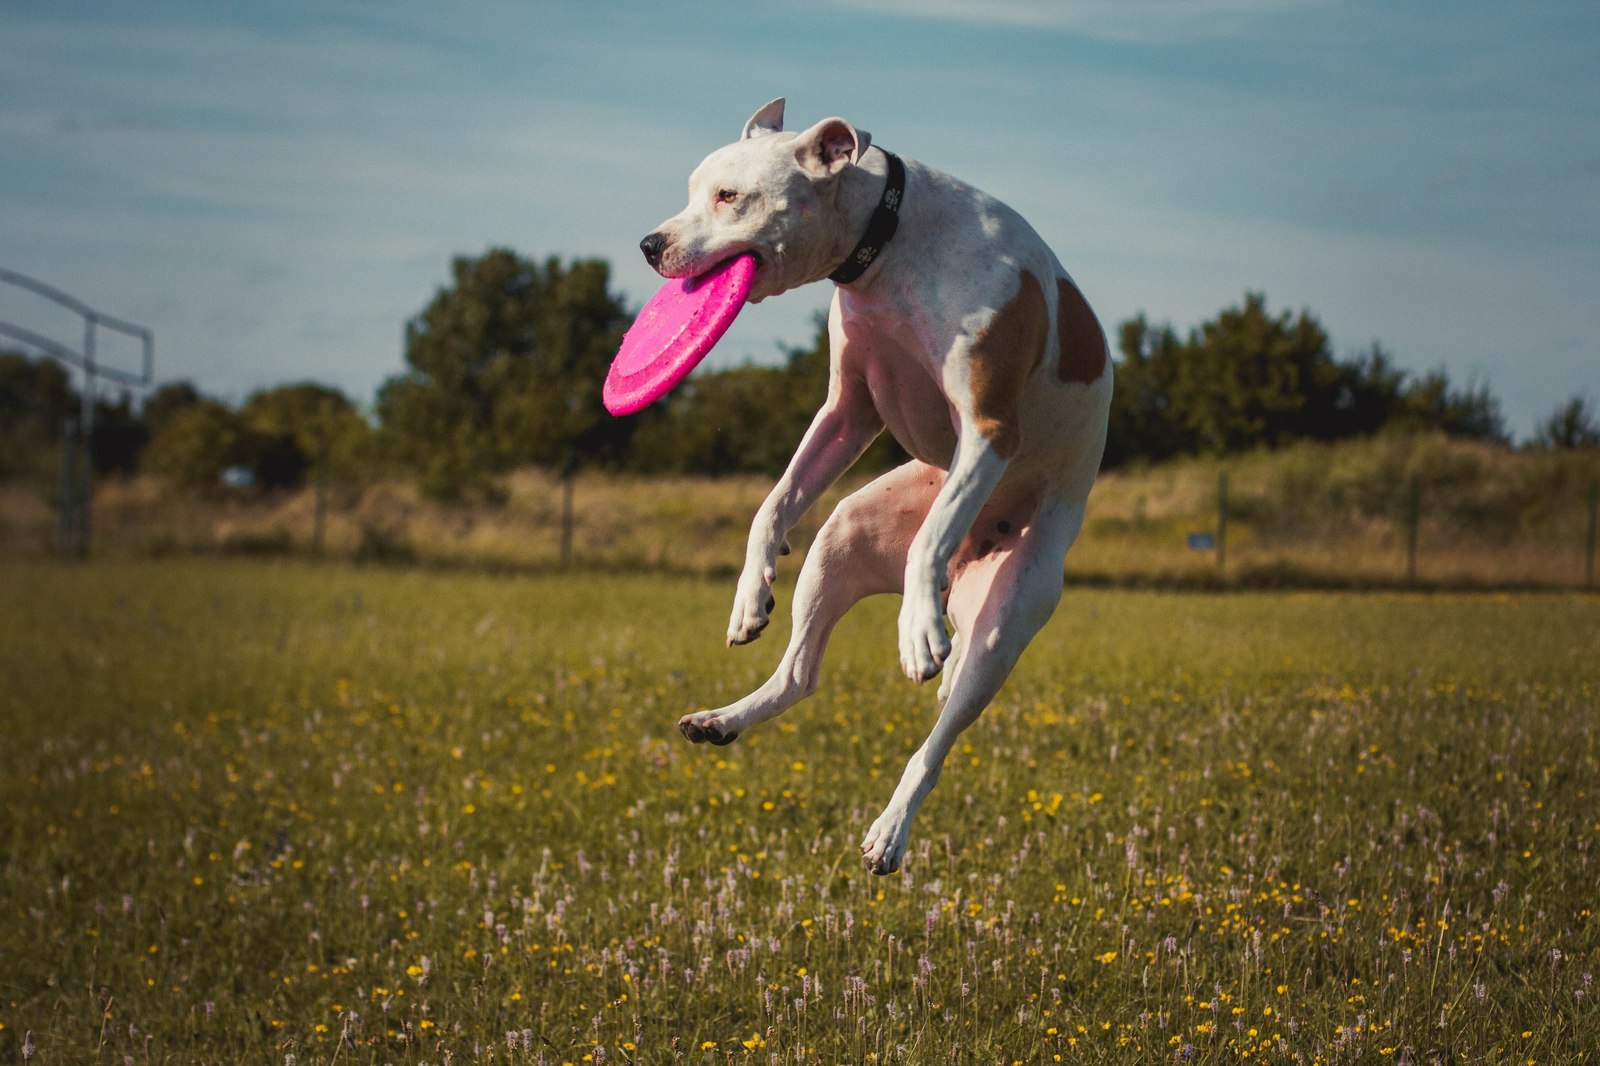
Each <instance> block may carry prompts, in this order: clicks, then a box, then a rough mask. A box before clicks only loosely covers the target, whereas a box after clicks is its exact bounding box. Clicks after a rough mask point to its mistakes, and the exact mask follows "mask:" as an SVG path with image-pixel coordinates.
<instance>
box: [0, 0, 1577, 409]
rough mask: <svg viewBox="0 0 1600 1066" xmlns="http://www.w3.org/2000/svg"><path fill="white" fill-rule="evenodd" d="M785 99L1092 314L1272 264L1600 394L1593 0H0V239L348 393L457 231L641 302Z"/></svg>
mask: <svg viewBox="0 0 1600 1066" xmlns="http://www.w3.org/2000/svg"><path fill="white" fill-rule="evenodd" d="M779 95H784V96H787V97H788V98H789V116H790V122H791V125H797V126H798V125H809V124H810V123H811V122H813V121H815V120H817V119H820V118H823V117H826V116H828V115H834V114H838V115H843V116H845V117H847V118H849V119H851V120H852V121H853V122H855V123H856V124H857V125H859V126H861V127H862V128H864V129H867V130H870V131H871V132H872V134H873V137H874V140H875V142H876V143H879V144H882V145H884V146H886V147H889V148H892V149H894V150H895V151H897V152H900V153H902V154H905V155H910V156H914V157H916V158H918V159H921V160H923V161H925V162H927V163H930V164H932V165H934V166H937V167H940V168H942V169H945V170H948V171H950V172H952V173H954V174H956V175H958V176H960V177H962V178H964V179H966V180H968V181H971V182H973V183H974V184H976V185H978V186H980V187H982V188H984V189H986V190H987V191H989V192H991V193H993V194H995V195H997V196H999V197H1000V198H1001V199H1003V200H1006V201H1007V202H1009V203H1011V204H1012V205H1013V206H1014V207H1016V208H1018V209H1019V210H1021V211H1022V212H1023V214H1024V215H1026V216H1027V217H1028V218H1029V219H1030V221H1032V222H1033V224H1034V226H1035V228H1037V229H1038V230H1039V231H1040V232H1041V233H1042V234H1043V235H1044V236H1045V238H1046V239H1047V240H1048V241H1049V242H1050V243H1051V244H1052V246H1053V247H1054V248H1055V249H1056V251H1057V254H1058V255H1059V256H1060V258H1061V259H1062V261H1063V262H1064V263H1065V264H1066V266H1067V268H1068V270H1070V271H1071V272H1072V274H1073V276H1074V277H1075V278H1076V279H1077V281H1078V282H1079V284H1080V285H1081V286H1082V287H1083V289H1084V290H1085V292H1086V293H1087V295H1088V297H1089V299H1090V301H1091V302H1092V303H1093V304H1094V306H1095V308H1096V310H1097V311H1098V312H1099V314H1100V317H1101V318H1102V320H1103V321H1104V322H1105V323H1106V324H1107V326H1108V327H1113V328H1114V326H1115V324H1116V323H1118V322H1120V321H1122V320H1123V319H1126V318H1128V317H1130V316H1132V315H1133V314H1135V313H1138V312H1140V311H1143V312H1144V313H1145V314H1147V315H1148V316H1149V317H1151V318H1152V319H1154V320H1157V321H1170V322H1172V323H1173V324H1174V325H1175V326H1176V327H1178V328H1179V330H1180V331H1186V330H1187V329H1188V328H1189V327H1191V326H1193V325H1195V324H1196V323H1198V322H1199V321H1201V320H1202V319H1205V318H1208V317H1211V316H1213V315H1214V314H1215V313H1216V312H1217V311H1218V310H1220V309H1221V308H1223V307H1225V306H1229V305H1232V304H1235V303H1237V302H1238V301H1239V300H1240V299H1241V298H1242V296H1243V294H1244V293H1245V291H1246V290H1252V291H1263V292H1265V293H1266V294H1267V298H1268V301H1269V304H1270V305H1271V306H1272V307H1273V308H1275V309H1283V308H1287V309H1292V310H1300V309H1302V308H1308V309H1310V310H1311V311H1312V312H1313V313H1314V314H1316V315H1317V316H1318V318H1319V319H1320V320H1321V321H1322V323H1323V325H1324V326H1325V327H1326V328H1327V329H1328V330H1329V332H1330V333H1331V334H1332V336H1333V339H1334V344H1335V348H1336V349H1337V351H1338V353H1339V354H1340V355H1350V354H1353V353H1354V352H1356V351H1358V350H1360V349H1363V348H1365V347H1367V346H1368V345H1370V344H1371V343H1372V342H1373V341H1374V340H1378V341H1381V342H1382V344H1383V345H1384V346H1385V347H1386V348H1387V349H1389V350H1390V351H1391V352H1392V353H1393V354H1394V356H1395V358H1396V359H1397V360H1398V361H1399V363H1400V364H1401V365H1402V366H1405V367H1407V368H1410V369H1414V370H1426V369H1428V368H1431V367H1436V366H1444V367H1445V368H1446V369H1447V370H1448V371H1449V373H1450V375H1451V378H1452V379H1453V380H1454V381H1456V382H1457V383H1458V384H1467V383H1474V384H1487V385H1488V386H1489V387H1490V389H1491V390H1492V391H1493V392H1494V393H1495V394H1496V395H1498V396H1499V397H1500V398H1501V400H1502V402H1503V403H1504V406H1505V410H1506V414H1507V416H1508V420H1509V422H1510V424H1511V427H1512V429H1513V430H1514V431H1515V432H1516V433H1518V434H1519V435H1524V434H1526V433H1527V432H1529V431H1530V430H1531V428H1532V426H1533V425H1534V424H1535V423H1536V422H1537V421H1538V420H1540V419H1542V418H1543V417H1544V416H1545V415H1547V414H1548V413H1549V412H1550V411H1551V410H1552V409H1553V408H1554V407H1555V406H1556V405H1557V404H1558V403H1560V402H1561V401H1563V400H1565V399H1566V398H1567V397H1569V396H1571V395H1573V394H1574V393H1579V392H1582V393H1586V394H1587V395H1589V396H1590V397H1591V398H1595V399H1600V338H1597V335H1596V332H1595V328H1594V315H1593V310H1592V309H1593V307H1594V306H1595V305H1596V304H1597V303H1600V5H1597V4H1595V3H1593V2H1592V0H1579V2H1560V0H1548V2H1541V3H1537V4H1535V3H1523V4H1516V3H1509V4H1508V3H1504V2H1499V3H1475V2H1460V3H1405V2H1385V3H1351V2H1316V0H1087V2H1081V3H1075V2H1068V0H1058V2H1050V0H996V2H992V3H977V2H973V3H961V2H957V0H807V2H804V3H798V2H796V3H790V2H784V0H778V2H772V3H765V4H752V3H749V2H748V0H701V2H697V3H693V4H680V3H675V2H659V3H647V4H640V3H623V2H616V0H587V2H572V3H568V2H557V0H526V2H513V0H499V2H471V0H469V2H464V3H450V4H439V3H421V2H413V0H383V2H366V0H325V2H317V3H313V2H308V0H302V2H292V0H291V2H281V3H272V2H261V3H239V2H233V0H207V2H185V0H139V2H137V3H134V2H125V3H105V2H99V3H88V2H79V0H50V2H37V0H6V2H5V3H4V4H3V5H0V266H6V267H9V268H11V269H12V270H16V271H20V272H22V273H24V274H28V275H31V276H33V277H36V278H39V279H41V280H43V281H46V282H48V283H50V284H52V285H55V286H57V287H59V288H62V289H65V290H66V291H68V292H70V293H72V294H74V295H76V296H78V297H79V298H81V299H83V300H84V301H85V302H87V303H89V304H90V305H92V306H94V307H97V308H99V309H101V310H103V311H105V312H107V313H110V314H113V315H118V316H120V317H123V318H127V319H131V320H133V321H135V322H138V323H141V324H144V325H147V326H150V327H151V328H153V329H154V331H155V335H156V365H157V373H158V376H159V378H161V379H162V380H172V379H177V378H189V379H192V380H193V381H195V382H196V383H197V384H198V385H199V386H200V387H201V388H202V389H204V390H206V391H208V392H212V393H216V394H219V395H222V396H225V397H228V398H230V399H235V400H237V399H242V398H243V397H244V396H245V395H247V394H248V393H249V392H250V391H251V390H253V389H256V388H260V387H264V386H270V385H274V384H279V383H283V382H287V381H296V380H304V379H312V380H319V381H324V382H327V383H330V384H333V385H336V386H338V387H340V388H343V389H345V390H346V391H347V392H349V393H351V394H352V395H353V396H354V397H355V398H357V399H358V400H361V401H364V402H365V401H370V400H371V398H372V396H373V393H374V391H375V389H376V387H377V386H378V385H379V383H381V382H382V381H383V379H385V378H386V377H388V376H390V375H392V374H395V373H398V372H399V371H400V370H401V369H402V367H403V356H402V339H401V335H402V328H403V325H404V322H405V320H406V319H407V318H408V317H410V316H412V315H414V314H416V313H417V312H418V311H420V310H421V309H422V308H423V306H425V304H426V303H427V301H428V300H429V299H430V297H431V296H432V294H433V292H434V291H435V290H436V288H437V287H438V286H440V285H441V284H443V283H444V282H445V280H446V278H447V274H448V269H449V263H450V259H451V257H452V256H454V255H458V254H478V253H480V252H482V251H483V250H484V249H485V248H488V247H490V246H492V245H506V246H509V247H512V248H514V249H516V250H517V251H518V252H520V253H521V254H523V255H526V256H530V257H534V258H540V259H542V258H544V257H546V256H549V255H559V256H562V257H564V258H565V257H573V256H598V257H601V258H604V259H607V260H609V261H610V262H611V264H612V266H613V271H614V273H613V277H614V279H615V286H616V288H617V289H619V290H620V291H622V292H624V293H625V294H626V295H627V297H628V299H629V301H630V302H631V303H632V304H634V305H638V304H639V303H642V302H643V300H644V299H645V298H647V297H648V296H649V294H650V293H651V292H653V291H654V290H655V288H656V286H657V284H658V283H659V282H658V279H656V278H655V276H654V275H653V274H651V273H650V272H649V270H648V269H647V268H646V267H645V265H644V263H643V261H642V259H641V257H640V256H639V254H638V251H637V243H638V240H639V238H640V237H641V236H642V235H643V234H645V233H646V232H648V231H649V230H650V229H651V228H652V227H654V225H655V224H656V223H657V222H659V221H660V220H661V219H663V218H665V217H667V216H668V215H671V214H673V213H675V212H677V211H678V210H679V208H680V207H681V206H682V200H683V197H684V181H685V179H686V177H687V175H688V172H689V171H690V169H692V167H693V166H694V164H695V163H696V162H697V161H698V160H699V159H700V158H701V157H702V156H703V155H705V154H706V153H707V152H709V151H710V150H711V149H713V148H715V147H717V146H718V145H720V144H722V143H724V142H726V141H728V140H731V139H732V138H733V137H734V136H736V135H737V133H738V132H739V130H740V128H741V127H742V125H743V123H744V120H745V119H746V118H747V117H748V116H749V114H750V113H751V112H752V111H754V110H755V109H756V108H757V107H758V106H760V105H761V104H763V103H765V102H766V101H767V100H768V99H770V98H772V97H774V96H779ZM827 298H828V286H827V285H826V284H821V285H816V286H813V287H811V288H808V289H802V290H799V291H797V292H793V293H789V294H786V295H784V296H782V297H779V298H777V299H774V300H770V301H767V302H766V303H763V304H761V305H759V306H756V307H750V308H747V309H746V310H745V312H744V313H743V314H742V315H741V316H740V318H739V320H738V322H737V323H736V324H735V326H734V329H733V330H732V331H731V332H730V333H729V335H728V336H727V337H726V338H724V340H723V342H722V344H721V345H720V346H719V348H718V350H717V352H716V353H715V354H714V355H713V356H712V359H713V360H714V361H715V362H716V363H720V364H729V363H737V362H741V361H743V360H745V359H747V358H751V359H756V360H766V359H770V358H772V357H773V356H774V355H775V354H776V353H777V352H778V351H779V347H780V345H799V344H802V343H805V342H807V341H808V340H809V339H810V336H811V331H812V324H811V323H812V318H813V316H814V315H815V314H816V312H817V311H819V310H820V309H821V308H823V307H824V306H825V305H826V302H827ZM0 320H3V321H9V322H12V323H14V324H19V325H24V326H28V327H30V328H35V329H40V330H43V331H46V332H48V333H50V334H51V335H53V336H57V337H58V338H60V339H62V340H63V341H65V342H67V343H69V344H71V345H73V346H74V347H76V346H77V344H78V342H79V329H78V327H77V326H76V325H74V324H73V323H72V322H71V321H70V320H69V319H67V318H66V317H65V316H63V315H60V314H58V313H56V312H54V311H53V310H52V309H50V308H48V307H47V306H45V305H43V304H42V303H41V302H40V301H38V300H37V299H35V298H30V297H25V296H23V295H20V294H18V293H17V292H16V291H15V290H10V289H5V288H0ZM106 344H107V348H106V350H105V353H104V354H105V355H106V356H107V358H109V359H112V360H119V359H126V360H127V361H128V364H129V365H132V359H133V356H134V355H135V354H136V353H135V350H134V349H133V347H132V346H131V345H129V346H128V347H127V348H126V349H122V348H120V347H118V346H117V345H116V344H115V343H114V339H112V338H107V340H106Z"/></svg>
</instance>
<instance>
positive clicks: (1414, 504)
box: [1406, 477, 1422, 585]
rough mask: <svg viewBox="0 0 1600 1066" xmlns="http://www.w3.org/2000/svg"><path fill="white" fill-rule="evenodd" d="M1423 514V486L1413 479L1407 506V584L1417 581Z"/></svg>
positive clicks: (1413, 583)
mask: <svg viewBox="0 0 1600 1066" xmlns="http://www.w3.org/2000/svg"><path fill="white" fill-rule="evenodd" d="M1421 515H1422V487H1421V485H1420V484H1419V482H1418V479H1417V478H1416V477H1412V479H1411V500H1410V504H1409V506H1408V507H1407V508H1406V584H1408V585H1415V584H1416V583H1417V523H1418V520H1419V518H1420V517H1421Z"/></svg>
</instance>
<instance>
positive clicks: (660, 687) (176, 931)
mask: <svg viewBox="0 0 1600 1066" xmlns="http://www.w3.org/2000/svg"><path fill="white" fill-rule="evenodd" d="M0 588H3V589H4V590H5V595H4V598H3V601H0V603H3V607H0V728H3V734H0V812H3V820H0V834H3V836H0V841H3V845H4V850H3V851H0V1062H19V1061H22V1060H23V1059H24V1058H26V1057H27V1053H28V1049H29V1048H32V1049H33V1061H34V1062H36V1063H85V1062H106V1063H123V1062H128V1061H131V1062H135V1063H143V1062H147V1061H148V1062H203V1063H221V1062H230V1063H231V1062H252V1063H254V1062H260V1063H274V1064H277V1063H283V1062H286V1061H289V1059H290V1057H291V1056H292V1057H293V1059H294V1061H296V1062H297V1063H299V1064H305V1063H313V1062H315V1063H328V1062H334V1061H338V1062H342V1063H368V1062H371V1063H381V1062H394V1063H419V1062H428V1063H434V1064H439V1063H443V1062H454V1063H458V1064H459V1063H470V1062H495V1063H503V1064H512V1063H528V1064H532V1063H537V1062H540V1061H543V1062H546V1063H549V1064H551V1066H556V1064H560V1063H564V1062H566V1063H574V1064H577V1063H586V1062H588V1063H593V1062H605V1063H618V1062H630V1061H631V1062H638V1063H671V1062H686V1063H696V1064H699V1063H724V1062H738V1063H742V1062H751V1063H799V1062H815V1063H851V1062H866V1061H873V1062H879V1063H891V1062H894V1063H969V1062H970V1063H996V1062H1005V1063H1013V1062H1022V1063H1030V1064H1031V1063H1036V1062H1051V1061H1057V1060H1059V1061H1063V1062H1106V1063H1126V1062H1174V1061H1177V1062H1237V1061H1247V1062H1265V1063H1289V1062H1324V1063H1335V1062H1367V1061H1375V1062H1377V1061H1385V1059H1386V1058H1388V1059H1392V1060H1393V1061H1396V1062H1413V1063H1433V1062H1439V1063H1446V1062H1448V1063H1454V1062H1505V1063H1519V1064H1520V1063H1525V1062H1529V1061H1532V1062H1538V1063H1572V1062H1590V1061H1597V1058H1596V1053H1595V1052H1594V1051H1593V1050H1591V1049H1593V1048H1596V1047H1600V1009H1597V1006H1596V1002H1595V999H1596V996H1600V989H1595V988H1594V987H1593V974H1594V971H1595V970H1596V969H1597V968H1600V954H1597V946H1600V945H1597V940H1600V936H1597V931H1596V922H1595V917H1594V912H1595V911H1596V910H1597V909H1600V900H1597V898H1596V897H1597V895H1600V892H1597V886H1600V868H1597V864H1596V862H1595V856H1594V852H1593V849H1594V843H1595V841H1596V838H1597V836H1600V802H1597V800H1600V751H1597V741H1596V736H1595V718H1596V710H1597V703H1600V665H1597V664H1600V600H1596V599H1594V598H1592V597H1591V598H1584V597H1579V596H1562V595H1526V596H1487V595H1482V596H1479V595H1472V596H1435V597H1429V596H1405V595H1398V594H1385V595H1339V594H1314V595H1312V594H1308V595H1268V594H1235V595H1228V596H1205V595H1188V594H1185V595H1178V594H1158V593H1148V592H1101V591H1082V590H1069V591H1068V595H1067V598H1066V599H1065V600H1064V603H1063V607H1062V610H1061V611H1060V612H1059V613H1058V615H1057V617H1056V618H1055V619H1054V620H1053V621H1052V622H1051V624H1050V626H1049V627H1048V628H1047V629H1046V631H1045V632H1044V633H1043V634H1042V635H1041V637H1040V638H1039V639H1038V640H1037V641H1036V642H1035V644H1034V646H1033V648H1032V649H1031V650H1030V652H1029V654H1028V655H1027V656H1026V657H1025V658H1024V660H1023V663H1022V665H1021V667H1020V668H1019V670H1018V672H1017V673H1016V675H1015V676H1014V677H1013V679H1012V681H1011V683H1010V684H1009V685H1008V687H1007V688H1006V690H1005V691H1004V692H1003V693H1002V695H1001V698H1000V700H999V701H998V702H997V704H996V706H994V707H993V708H991V709H990V711H989V712H988V713H987V714H986V715H985V717H984V718H983V719H982V720H981V721H980V722H979V724H978V725H976V726H975V727H974V728H973V729H972V730H971V731H970V732H969V733H968V734H967V735H966V736H965V737H964V738H963V741H964V743H962V744H958V747H957V751H956V754H955V755H954V756H952V759H951V765H950V766H949V767H948V768H947V770H946V772H945V774H944V778H943V781H942V782H941V784H940V786H939V788H938V789H937V790H936V791H935V793H934V795H933V797H932V798H931V799H930V800H929V802H928V803H927V805H926V806H925V807H924V809H923V812H922V814H921V816H920V817H919V819H918V824H917V825H916V827H915V830H914V835H913V839H912V847H911V851H910V854H909V855H908V858H907V863H906V869H905V871H904V873H903V874H901V875H897V876H893V877H889V878H874V877H872V876H870V875H868V874H866V873H865V872H864V871H862V870H861V869H860V868H859V866H858V860H857V858H856V843H857V841H858V840H859V838H860V835H861V834H862V832H863V831H864V830H865V828H866V826H867V824H868V823H869V822H870V820H871V819H872V818H873V817H874V816H875V815H876V813H877V812H878V810H879V808H880V806H881V805H882V803H883V802H884V801H885V800H886V799H887V797H888V795H889V792H890V791H891V789H892V787H893V784H894V781H895V780H896V778H897V776H898V773H899V770H900V767H901V765H902V764H903V762H904V759H905V757H906V756H907V754H908V753H909V752H910V751H911V750H912V749H913V748H914V747H915V746H916V744H917V743H919V742H920V740H921V738H922V736H923V734H924V733H925V731H926V729H927V727H928V726H929V725H930V724H931V720H932V715H933V711H934V706H933V692H932V690H931V687H927V688H921V689H918V688H914V687H912V686H911V685H910V684H909V683H908V682H906V681H904V680H903V679H901V678H900V677H899V676H898V674H897V671H896V668H895V654H894V648H893V621H894V611H895V606H896V604H895V601H894V600H893V599H892V598H884V599H879V600H874V601H869V602H868V603H867V604H864V605H863V606H862V607H861V608H860V609H858V611H857V613H856V614H854V615H852V616H851V617H850V618H849V619H847V620H846V622H845V624H844V625H843V626H841V628H840V631H839V633H838V635H837V636H836V638H835V643H834V647H833V650H832V652H831V654H830V657H829V660H828V663H827V670H826V673H825V676H824V682H823V686H822V688H821V690H820V691H819V692H818V693H817V695H816V696H815V697H813V699H812V700H811V701H809V702H808V703H807V704H803V705H802V706H800V707H799V708H797V709H795V710H794V711H793V712H791V714H790V715H788V716H787V717H785V718H783V719H780V720H779V721H778V722H775V723H772V724H769V725H768V726H766V727H764V728H763V729H760V730H755V731H752V732H751V733H749V734H748V735H747V736H745V737H743V738H741V739H740V740H739V742H738V743H737V744H735V745H733V746H732V747H729V748H724V749H710V748H703V747H699V748H697V747H691V746H690V745H688V744H687V743H685V742H684V741H683V740H682V739H681V738H680V737H679V736H678V735H677V732H676V729H675V722H676V719H677V717H678V716H679V715H680V714H681V713H683V712H684V711H686V710H690V709H694V708H696V707H699V706H710V705H715V703H719V702H722V701H726V700H728V699H732V698H734V697H736V696H738V695H740V694H741V693H742V692H744V691H745V690H747V689H749V688H750V687H752V686H753V685H754V684H755V683H757V682H758V681H759V680H760V679H761V678H762V677H764V676H765V673H766V671H767V669H769V668H770V666H771V664H772V663H773V661H774V659H775V657H776V655H777V653H778V650H779V643H780V642H781V640H782V639H783V638H784V637H785V635H786V634H785V632H784V630H785V628H786V627H784V626H782V625H779V624H775V625H774V632H772V633H770V634H769V635H768V637H767V638H766V639H765V640H763V641H762V642H761V644H758V645H757V646H755V647H754V648H748V649H739V650H736V651H727V650H724V649H723V648H722V647H721V633H722V631H723V627H724V625H725V620H726V611H727V604H728V600H729V596H730V595H731V587H730V586H729V584H728V583H726V582H701V581H695V580H688V579H662V578H650V577H607V576H594V575H578V576H572V577H563V578H554V577H541V578H533V577H525V578H498V579H497V578H493V577H489V576H470V575H444V574H437V573H434V574H429V573H421V572H414V571H390V570H382V569H366V570H363V569H353V568H348V567H343V566H331V565H330V566H325V567H317V566H311V565H303V564H291V563H286V562H284V563H259V562H243V561H235V562H226V563H223V562H205V561H194V560H191V561H184V562H173V561H167V562H145V563H101V564H94V565H90V566H86V567H67V566H56V565H50V564H43V563H18V562H10V563H0ZM30 1034H31V1036H30Z"/></svg>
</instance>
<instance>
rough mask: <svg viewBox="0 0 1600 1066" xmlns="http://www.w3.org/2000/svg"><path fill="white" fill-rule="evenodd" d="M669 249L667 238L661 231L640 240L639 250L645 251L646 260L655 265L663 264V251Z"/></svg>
mask: <svg viewBox="0 0 1600 1066" xmlns="http://www.w3.org/2000/svg"><path fill="white" fill-rule="evenodd" d="M666 250H667V239H666V238H665V237H663V236H662V235H661V234H659V233H652V234H650V236H648V237H646V238H645V239H644V240H642V241H640V242H639V251H641V252H643V253H644V260H645V262H647V263H649V264H650V265H651V266H653V267H658V266H660V265H661V253H662V252H664V251H666Z"/></svg>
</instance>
